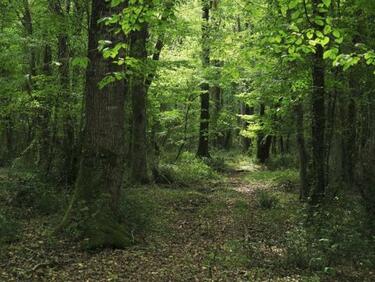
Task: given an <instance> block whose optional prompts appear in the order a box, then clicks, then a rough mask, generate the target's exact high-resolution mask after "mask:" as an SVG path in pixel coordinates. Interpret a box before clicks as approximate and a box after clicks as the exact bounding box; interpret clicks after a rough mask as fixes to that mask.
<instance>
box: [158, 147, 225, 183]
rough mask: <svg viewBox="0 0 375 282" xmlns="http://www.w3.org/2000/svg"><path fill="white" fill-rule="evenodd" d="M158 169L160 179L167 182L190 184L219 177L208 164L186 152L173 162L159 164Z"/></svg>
mask: <svg viewBox="0 0 375 282" xmlns="http://www.w3.org/2000/svg"><path fill="white" fill-rule="evenodd" d="M159 170H160V180H161V181H164V182H166V183H167V184H174V185H182V186H191V185H197V184H198V183H200V182H203V181H207V180H210V181H213V180H218V179H219V175H218V174H217V173H216V172H215V171H214V170H213V169H212V168H211V167H210V166H209V165H207V164H206V163H205V162H204V161H203V160H201V159H199V158H197V157H196V156H195V155H193V154H191V153H187V152H186V153H183V154H182V156H181V158H180V159H179V160H178V161H177V162H175V163H174V164H160V167H159Z"/></svg>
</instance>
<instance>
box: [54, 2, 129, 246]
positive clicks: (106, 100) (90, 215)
mask: <svg viewBox="0 0 375 282" xmlns="http://www.w3.org/2000/svg"><path fill="white" fill-rule="evenodd" d="M112 12H114V11H113V10H112V9H111V8H110V4H109V3H107V2H106V1H101V0H94V1H92V14H91V23H90V29H89V39H88V58H89V62H90V63H89V65H88V69H87V73H86V98H85V100H86V103H85V117H86V126H85V138H84V143H83V152H82V159H81V165H80V169H79V175H78V178H77V181H76V190H75V193H74V197H73V199H72V202H71V205H70V207H69V209H68V211H67V213H66V215H65V218H64V220H63V222H62V224H61V226H60V227H64V226H66V224H67V223H69V222H70V220H71V219H72V217H77V216H79V217H82V218H78V219H77V218H74V220H78V222H79V229H80V230H81V231H82V234H83V236H84V238H85V239H86V243H87V247H88V248H98V247H119V248H121V247H124V246H126V245H128V244H129V240H128V238H129V237H128V236H127V234H126V231H125V228H124V227H123V226H122V225H121V223H120V222H119V219H118V213H119V206H120V199H121V188H122V184H123V167H124V166H123V164H124V159H123V156H124V154H123V151H124V150H123V149H124V142H123V141H124V89H125V88H124V82H123V81H117V82H115V83H112V84H109V85H107V86H105V87H104V88H103V89H99V88H98V83H99V82H100V81H101V80H102V79H103V78H104V77H105V76H106V75H107V74H108V73H112V72H115V71H117V72H119V71H123V69H122V68H121V67H120V66H117V65H115V64H113V62H112V61H111V60H105V59H104V58H103V56H102V54H101V53H100V52H99V51H98V48H97V47H98V42H99V40H109V41H112V42H114V44H116V41H118V40H119V35H116V36H114V35H112V34H111V27H110V26H106V25H105V24H104V23H98V20H99V19H101V18H104V17H106V16H109V15H111V14H112Z"/></svg>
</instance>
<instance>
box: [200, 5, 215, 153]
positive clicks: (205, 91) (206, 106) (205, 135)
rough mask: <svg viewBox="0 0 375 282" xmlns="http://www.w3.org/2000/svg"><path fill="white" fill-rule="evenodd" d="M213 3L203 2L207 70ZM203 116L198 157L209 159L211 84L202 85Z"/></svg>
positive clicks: (203, 30) (204, 57) (204, 48)
mask: <svg viewBox="0 0 375 282" xmlns="http://www.w3.org/2000/svg"><path fill="white" fill-rule="evenodd" d="M211 2H212V1H208V0H202V20H203V22H202V65H203V69H207V68H208V67H209V65H210V28H209V21H210V9H211V8H210V6H211V4H212V3H211ZM201 91H202V93H201V96H200V101H201V114H200V126H199V143H198V152H197V156H198V157H201V158H209V157H210V153H209V124H210V93H209V91H210V84H209V83H208V82H206V81H205V82H202V83H201Z"/></svg>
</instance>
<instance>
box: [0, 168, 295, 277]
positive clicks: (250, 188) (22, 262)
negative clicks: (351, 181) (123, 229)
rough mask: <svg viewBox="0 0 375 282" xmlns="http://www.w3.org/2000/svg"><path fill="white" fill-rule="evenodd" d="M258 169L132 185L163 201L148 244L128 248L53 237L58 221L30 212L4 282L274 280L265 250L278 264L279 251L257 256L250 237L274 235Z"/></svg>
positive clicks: (4, 257) (6, 257)
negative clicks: (214, 179) (210, 179)
mask: <svg viewBox="0 0 375 282" xmlns="http://www.w3.org/2000/svg"><path fill="white" fill-rule="evenodd" d="M250 174H251V169H244V168H239V167H235V168H231V169H230V170H229V172H226V173H224V175H223V177H222V180H221V181H220V182H218V183H215V184H214V185H212V186H210V187H199V189H198V188H197V189H195V188H183V189H182V190H176V189H175V188H173V187H147V188H141V189H132V190H131V191H129V192H130V194H132V193H134V195H135V197H140V198H141V197H147V198H150V199H154V201H156V202H157V206H154V207H153V208H154V209H155V211H154V212H155V213H156V214H155V215H154V217H155V218H153V219H152V221H151V222H149V224H150V225H152V226H151V227H147V229H148V230H146V231H145V232H144V234H141V235H140V236H144V238H143V239H142V241H143V242H142V243H139V244H137V245H135V246H133V247H130V248H128V249H126V250H105V251H103V252H100V253H96V252H92V253H91V252H86V251H83V250H81V249H80V247H79V245H78V244H75V243H70V242H69V241H66V240H62V239H56V238H49V237H48V235H47V234H46V228H45V227H46V226H47V227H49V228H52V224H53V222H55V220H56V219H51V217H49V216H38V217H35V218H33V217H32V214H28V215H26V214H24V215H23V217H24V219H23V220H22V235H21V237H20V239H19V241H18V242H17V243H16V244H12V245H10V246H9V247H8V248H7V249H6V251H5V252H2V254H1V256H0V266H1V269H2V270H1V271H0V280H1V281H272V280H269V279H270V278H271V277H274V276H275V275H276V276H278V274H277V273H275V272H268V271H265V270H263V269H258V268H259V267H260V265H261V264H262V263H263V262H261V261H262V260H263V258H262V256H263V255H265V256H268V259H271V261H270V262H271V264H272V259H276V258H277V256H278V255H276V257H275V256H274V255H275V254H272V253H269V250H271V249H269V248H267V247H265V245H264V243H260V245H259V246H258V247H259V248H262V250H257V251H256V252H257V255H256V257H255V256H254V257H253V259H254V260H253V261H252V262H250V261H249V256H252V253H253V251H254V250H253V249H252V248H253V247H252V248H249V245H248V244H249V242H250V241H251V240H253V241H254V240H255V241H254V242H256V241H259V240H260V241H261V240H263V239H264V237H265V234H266V233H269V232H268V230H267V229H264V226H261V225H259V226H258V223H257V222H259V221H258V220H256V216H255V214H256V213H257V212H256V205H257V204H256V200H255V193H256V191H257V190H258V189H261V188H264V187H266V185H265V184H264V183H262V182H254V181H248V180H246V177H247V176H249V175H250ZM207 185H209V184H207ZM243 195H246V197H244V196H243ZM265 232H266V233H265ZM267 236H268V235H267ZM250 237H251V238H250ZM262 238H263V239H262ZM260 241H259V242H260ZM261 245H262V246H261ZM258 247H256V248H258ZM249 252H250V253H249ZM267 253H268V254H267ZM262 254H263V255H262ZM270 255H271V257H270ZM256 261H258V263H257V262H256ZM251 265H252V267H255V268H254V269H251V268H249V266H251ZM280 275H281V276H283V275H284V274H283V273H281V274H280ZM275 281H283V280H275ZM285 281H291V280H285Z"/></svg>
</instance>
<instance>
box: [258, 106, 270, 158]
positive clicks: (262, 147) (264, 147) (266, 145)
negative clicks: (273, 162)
mask: <svg viewBox="0 0 375 282" xmlns="http://www.w3.org/2000/svg"><path fill="white" fill-rule="evenodd" d="M265 113H266V106H265V105H264V104H261V105H260V113H259V115H260V117H261V118H262V117H263V116H264V115H265ZM271 144H272V136H271V135H267V136H265V134H264V132H263V129H261V131H260V132H258V136H257V160H258V161H259V162H260V163H261V164H265V163H266V161H267V160H268V159H269V157H270V149H271Z"/></svg>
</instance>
